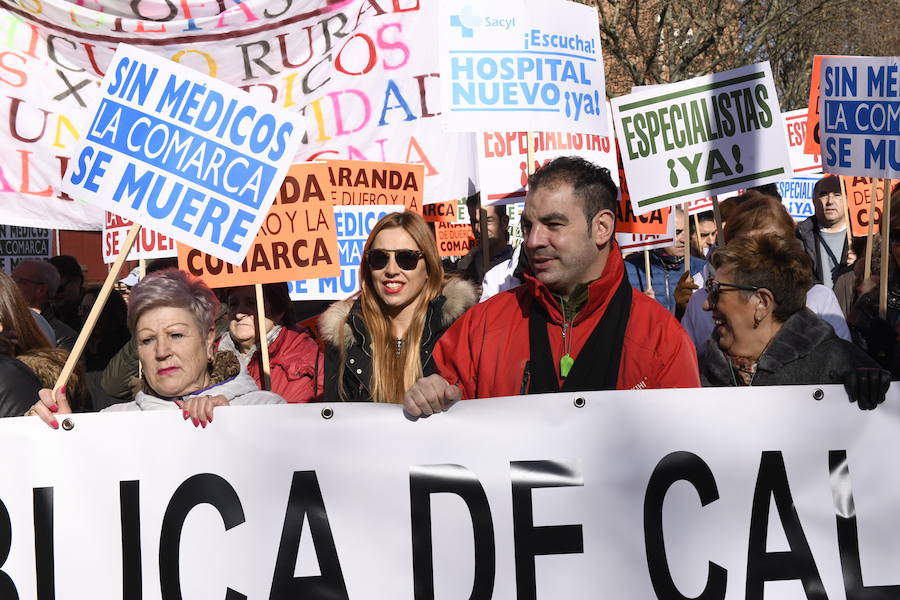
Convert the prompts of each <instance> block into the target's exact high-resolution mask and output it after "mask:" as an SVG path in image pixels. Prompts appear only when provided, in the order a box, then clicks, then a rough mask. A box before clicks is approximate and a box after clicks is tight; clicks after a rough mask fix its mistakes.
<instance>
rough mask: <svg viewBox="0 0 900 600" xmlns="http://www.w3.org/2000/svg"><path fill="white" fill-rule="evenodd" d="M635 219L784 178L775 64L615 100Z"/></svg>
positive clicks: (786, 167)
mask: <svg viewBox="0 0 900 600" xmlns="http://www.w3.org/2000/svg"><path fill="white" fill-rule="evenodd" d="M612 107H613V118H614V121H615V124H616V131H617V134H618V139H619V145H620V150H621V153H622V161H623V166H624V168H625V175H626V177H628V183H629V192H630V194H631V203H632V208H633V210H634V213H635V214H643V213H645V212H647V211H650V210H653V209H656V208H660V207H663V206H672V205H675V204H680V203H682V202H685V201H687V200H694V199H696V198H698V197H700V196H713V195H718V194H721V193H724V192H729V191H732V190H736V189H739V188H742V187H749V186H754V185H762V184H764V183H771V182H775V181H779V180H781V179H786V178H788V177H789V176H790V174H791V164H790V156H789V154H788V149H787V140H786V137H785V129H784V125H783V124H782V122H781V112H780V109H779V108H778V98H777V96H776V95H775V85H774V82H773V80H772V73H771V70H770V69H769V63H768V62H765V63H759V64H755V65H750V66H747V67H741V68H740V69H734V70H732V71H726V72H723V73H716V74H714V75H705V76H703V77H697V78H695V79H690V80H687V81H681V82H678V83H672V84H669V85H665V86H659V87H656V88H653V89H651V90H641V91H638V92H636V93H633V94H629V95H627V96H620V97H618V98H613V100H612Z"/></svg>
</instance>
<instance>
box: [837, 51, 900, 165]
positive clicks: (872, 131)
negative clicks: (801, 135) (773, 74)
mask: <svg viewBox="0 0 900 600" xmlns="http://www.w3.org/2000/svg"><path fill="white" fill-rule="evenodd" d="M819 92H820V98H821V107H820V114H821V121H820V131H821V140H822V168H823V169H824V170H825V172H826V173H837V174H840V175H859V176H866V177H882V178H887V179H897V178H898V177H900V56H881V57H872V56H865V57H862V56H850V57H836V56H829V57H825V58H823V59H822V77H821V81H820V83H819Z"/></svg>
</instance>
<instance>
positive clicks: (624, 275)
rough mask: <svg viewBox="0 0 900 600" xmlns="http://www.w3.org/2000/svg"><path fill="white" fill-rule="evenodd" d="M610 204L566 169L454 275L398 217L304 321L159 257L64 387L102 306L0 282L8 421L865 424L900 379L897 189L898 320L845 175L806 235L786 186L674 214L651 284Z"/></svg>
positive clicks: (600, 174) (272, 290)
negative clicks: (617, 400) (651, 404)
mask: <svg viewBox="0 0 900 600" xmlns="http://www.w3.org/2000/svg"><path fill="white" fill-rule="evenodd" d="M617 195H618V190H617V188H616V185H615V184H614V182H613V181H612V179H611V177H610V174H609V172H608V171H607V170H606V169H604V168H600V167H597V166H596V165H594V164H592V163H590V162H587V161H585V160H583V159H581V158H577V157H560V158H557V159H555V160H553V161H552V162H550V163H549V164H547V165H546V166H544V167H543V168H541V169H540V170H538V171H537V172H536V173H535V174H534V175H532V176H531V178H530V180H529V191H528V196H527V199H526V202H525V207H524V211H523V213H522V217H521V228H522V232H523V237H524V241H523V243H522V244H521V245H520V246H519V247H518V248H516V249H513V248H512V246H510V244H509V236H508V217H506V213H505V211H503V210H500V209H496V208H492V209H490V210H488V211H485V212H480V211H479V210H478V206H477V200H476V201H475V202H476V203H475V204H471V205H470V207H469V208H470V214H471V216H472V217H473V228H475V229H476V232H478V229H479V228H480V226H483V225H486V226H487V230H488V231H487V235H486V236H485V237H486V239H487V240H488V244H487V248H485V249H482V248H481V247H476V249H475V250H473V251H472V252H471V253H470V255H468V256H466V257H464V258H463V259H461V260H460V261H457V262H456V263H452V262H448V261H444V262H442V261H441V259H440V257H439V253H438V251H437V248H436V246H435V239H434V235H433V231H432V230H431V229H430V227H429V224H428V223H426V222H425V221H424V220H423V218H422V217H421V216H419V215H418V214H415V213H412V212H408V211H407V212H402V213H390V214H388V215H386V216H385V217H383V218H382V219H381V220H380V221H379V222H378V223H377V224H376V225H375V227H374V228H373V230H372V232H371V234H370V235H369V237H368V239H367V240H366V243H365V246H364V248H363V253H362V259H361V264H360V277H359V280H360V282H361V283H360V287H361V289H360V291H359V292H358V293H357V294H355V295H354V296H353V297H351V298H348V299H346V300H343V301H339V302H335V303H334V304H332V305H331V306H330V307H328V308H327V310H324V312H322V314H321V315H316V316H314V317H312V318H308V319H305V320H304V321H302V322H298V317H297V316H296V315H295V312H294V308H295V304H294V303H292V302H291V300H290V297H289V295H288V289H287V285H286V284H270V285H266V286H263V294H262V298H263V302H264V309H265V310H264V314H265V323H257V315H258V312H257V296H256V292H255V290H254V288H253V287H250V286H247V287H237V288H229V289H223V290H216V291H213V290H210V289H209V287H207V286H206V285H205V284H204V283H203V281H202V280H199V279H196V278H193V277H191V276H189V275H188V274H186V273H184V272H182V271H179V270H178V269H177V268H176V266H175V265H174V264H173V261H172V260H170V259H162V260H159V261H156V262H155V263H151V265H150V266H148V269H147V274H146V276H145V277H143V278H142V279H140V280H139V281H132V280H129V281H127V283H133V284H134V285H133V287H131V288H130V290H129V291H128V293H127V297H123V296H122V295H120V294H119V293H118V292H116V291H113V293H112V296H111V297H110V298H109V299H108V300H107V301H106V303H105V305H104V308H103V311H102V314H101V316H100V318H99V320H98V322H97V324H96V326H95V327H94V328H93V331H92V333H91V335H90V338H89V339H88V342H87V345H86V349H85V352H84V353H83V354H82V359H81V360H80V361H79V365H78V367H77V368H76V370H75V371H74V373H73V374H72V375H71V376H70V377H69V379H68V381H67V384H66V385H65V386H63V387H61V388H60V389H58V390H57V391H56V392H55V393H54V392H53V391H52V389H53V387H54V382H55V381H56V379H57V377H58V376H59V373H60V371H61V369H62V367H63V364H64V363H65V361H66V357H67V356H68V351H69V350H70V349H71V348H72V344H74V342H75V338H76V332H77V331H80V330H81V329H82V328H83V327H84V318H85V316H86V313H87V312H88V310H89V309H90V307H91V306H92V305H93V304H94V303H95V302H96V300H97V296H98V290H95V289H94V290H84V289H83V287H84V280H83V275H82V273H81V270H80V268H79V267H78V263H77V261H76V260H75V259H74V258H72V257H69V256H58V257H54V258H53V259H51V260H49V261H25V262H22V263H19V264H18V265H17V266H16V268H15V270H14V271H13V273H12V276H11V277H10V276H8V275H5V274H3V273H0V326H2V335H0V415H2V416H19V415H23V414H26V415H38V416H39V417H40V418H41V419H43V420H44V421H45V422H46V423H47V424H48V425H50V426H51V427H54V428H56V427H59V422H58V420H57V416H58V415H61V414H66V413H69V412H80V411H98V410H107V411H122V410H157V409H175V410H181V411H182V414H183V417H184V418H185V419H186V420H188V419H189V420H191V422H192V423H193V424H194V425H195V426H201V427H206V426H207V425H208V424H209V423H211V422H212V421H213V416H214V410H215V408H216V407H219V406H228V405H247V404H278V403H284V402H289V403H306V402H317V401H363V402H366V401H370V402H380V403H394V404H402V405H403V407H404V410H405V412H406V413H407V414H408V415H409V416H412V417H422V416H428V415H431V414H434V413H437V412H441V411H444V410H447V409H448V408H449V407H450V406H451V405H452V404H453V403H454V402H456V401H458V400H462V399H475V398H487V397H497V396H512V395H522V394H537V393H548V392H560V391H572V392H575V391H594V390H616V389H619V390H641V389H652V388H690V387H700V386H701V385H702V386H749V385H784V384H826V383H842V384H843V385H844V386H845V388H846V390H847V393H848V395H849V397H850V400H851V401H855V402H857V404H858V406H859V407H860V408H862V409H871V408H874V407H875V406H877V405H878V404H879V403H880V402H881V401H883V400H884V397H885V394H886V391H887V388H888V386H889V384H890V381H891V379H892V378H896V377H900V336H898V325H900V193H898V190H897V188H895V190H894V193H893V195H892V197H891V200H890V201H891V202H892V204H894V203H896V204H897V205H898V206H897V207H896V210H892V214H893V215H897V217H896V218H895V217H892V219H891V223H889V224H887V227H886V228H885V230H886V232H887V233H886V239H884V240H882V239H881V238H880V237H879V236H876V237H875V238H873V246H876V245H881V244H884V243H887V244H889V245H890V247H889V250H890V252H889V256H890V260H891V264H890V268H889V273H890V276H889V278H888V281H887V282H886V285H887V287H888V311H887V315H886V317H884V316H882V315H881V314H880V313H879V306H878V288H879V281H878V272H879V271H878V268H877V267H878V264H877V262H876V265H875V268H874V269H873V270H872V273H873V275H870V276H869V277H866V273H865V271H864V270H863V269H861V268H860V267H859V265H860V263H861V262H862V261H857V260H856V258H857V257H859V256H861V255H863V254H864V253H865V249H864V244H865V238H863V239H862V240H854V239H852V238H851V237H850V236H849V235H848V233H847V227H848V222H847V210H846V205H845V199H844V197H843V195H842V194H841V191H840V185H839V183H838V180H837V178H835V177H830V176H826V177H823V178H822V179H821V180H820V181H819V182H818V183H817V184H816V186H815V190H814V205H815V209H816V211H815V215H814V216H813V217H810V218H809V219H807V220H806V221H803V222H801V223H800V224H799V225H798V226H795V224H794V221H793V220H792V219H791V217H790V216H789V215H788V213H787V211H786V210H785V208H784V206H783V204H782V203H781V199H780V197H778V195H777V190H776V189H775V188H774V186H770V187H767V188H760V189H752V190H747V191H745V192H743V193H741V194H740V195H738V196H735V197H733V198H729V199H728V200H725V201H723V203H722V216H723V220H724V233H723V236H722V237H723V239H721V240H719V239H716V237H717V236H716V231H717V225H716V222H715V220H714V219H713V218H712V215H706V214H703V215H696V216H694V218H693V219H692V220H693V223H692V225H693V226H692V227H691V226H689V225H688V219H690V218H691V216H689V215H686V214H684V213H683V212H682V211H680V210H676V211H673V218H674V219H675V220H676V232H677V236H676V241H675V244H674V245H673V246H672V247H670V248H664V249H662V250H656V251H653V252H652V256H651V257H650V261H649V264H650V272H649V274H648V273H647V272H646V270H645V269H646V267H645V261H644V257H643V256H641V255H635V256H625V257H623V256H622V253H621V252H620V250H619V247H618V245H617V244H616V241H615V229H616V216H615V214H616V213H615V208H616V207H615V203H616V198H617ZM479 215H482V216H483V217H484V219H485V222H484V223H481V222H480V220H479V219H478V216H479ZM688 231H690V235H688ZM686 244H690V248H691V250H690V256H689V257H688V260H690V264H689V265H688V268H687V269H685V265H684V260H685V245H686ZM482 252H486V253H487V256H483V255H482ZM485 265H487V266H490V267H492V268H491V269H490V270H488V271H485V268H484V266H485ZM648 280H649V285H648ZM479 299H480V301H479ZM263 335H264V336H265V338H266V341H267V344H266V346H267V347H268V354H269V357H270V360H269V369H268V372H264V370H263V368H262V366H261V365H262V361H261V360H260V358H261V357H260V354H261V353H260V351H259V346H260V343H259V342H260V337H261V336H263Z"/></svg>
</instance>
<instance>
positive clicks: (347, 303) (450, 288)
mask: <svg viewBox="0 0 900 600" xmlns="http://www.w3.org/2000/svg"><path fill="white" fill-rule="evenodd" d="M477 301H478V297H477V296H476V294H475V287H474V286H473V285H472V284H471V283H469V282H468V281H466V280H465V279H460V278H458V277H453V278H450V279H449V280H448V281H447V282H446V283H445V284H444V289H443V290H441V295H440V296H438V297H437V298H435V299H434V300H432V301H431V303H430V304H429V307H428V308H429V310H430V311H432V312H434V311H439V314H440V323H439V324H436V325H438V328H439V329H440V330H442V331H443V330H444V329H446V328H447V327H449V326H450V325H451V324H452V323H453V321H455V320H456V319H458V318H459V317H460V315H462V314H463V313H464V312H466V311H467V310H468V309H469V308H471V307H472V306H474V305H475V303H476V302H477ZM351 312H353V313H354V316H356V315H358V313H359V298H358V297H356V296H354V297H351V298H347V299H346V300H341V301H339V302H335V303H334V304H332V305H331V306H330V307H329V308H328V310H326V311H325V312H324V313H322V316H321V317H319V335H320V336H321V338H322V339H323V340H324V341H325V342H326V343H327V344H329V345H331V346H335V347H336V346H337V345H338V343H339V339H340V336H339V335H338V333H339V331H340V327H343V328H344V336H343V338H344V346H345V347H349V346H350V344H351V343H352V342H353V339H354V335H353V327H352V326H351V324H350V316H351V315H350V313H351ZM360 321H361V319H360ZM426 326H427V325H426Z"/></svg>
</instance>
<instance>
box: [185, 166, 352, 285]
mask: <svg viewBox="0 0 900 600" xmlns="http://www.w3.org/2000/svg"><path fill="white" fill-rule="evenodd" d="M330 192H331V186H330V185H329V180H328V169H327V167H326V165H325V164H323V163H300V164H296V165H292V166H291V168H290V170H289V171H288V174H287V177H285V179H284V182H283V183H282V184H281V189H279V190H278V196H277V197H276V198H275V200H274V202H272V207H271V208H270V209H269V213H268V214H267V215H266V218H265V220H263V225H262V227H260V229H259V233H257V234H256V239H255V240H254V241H253V245H252V246H250V252H248V253H247V257H246V258H245V259H244V262H243V263H242V264H240V265H233V264H231V263H227V262H225V261H223V260H221V259H219V258H216V257H215V256H211V255H209V254H205V253H203V252H201V251H199V250H197V249H195V248H191V247H190V246H186V245H184V244H178V267H179V268H180V269H182V270H184V271H187V272H188V273H191V274H192V275H195V276H197V277H201V278H202V279H203V281H205V282H206V284H207V285H209V287H213V288H218V287H231V286H237V285H250V284H254V283H277V282H281V281H295V280H298V279H317V278H320V277H335V276H337V275H339V274H340V270H341V265H340V258H339V254H338V243H337V233H336V231H335V228H334V205H333V204H332V202H331V194H330Z"/></svg>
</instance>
